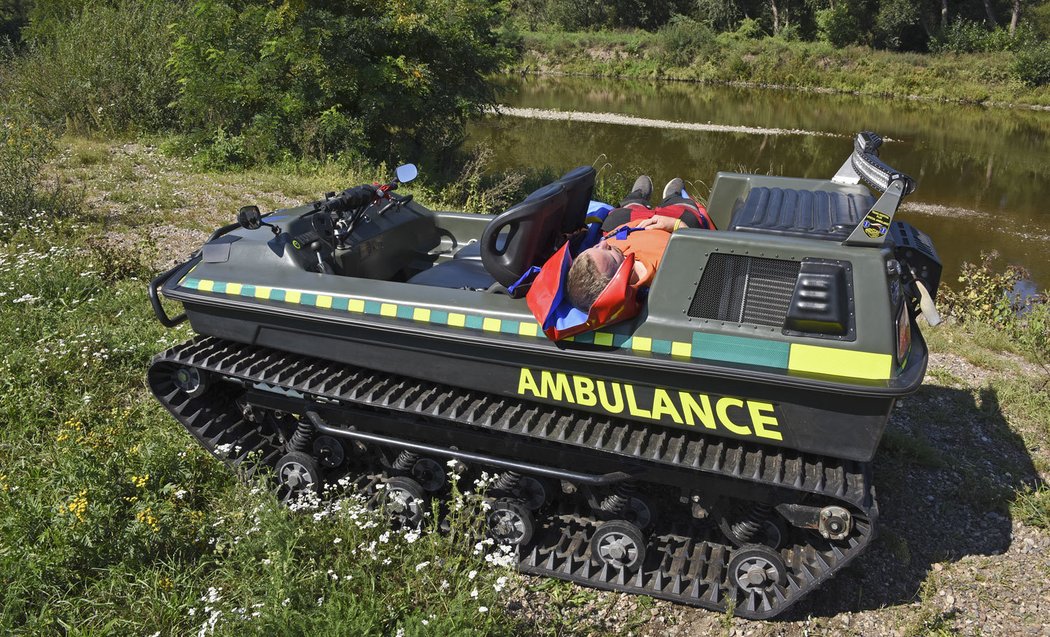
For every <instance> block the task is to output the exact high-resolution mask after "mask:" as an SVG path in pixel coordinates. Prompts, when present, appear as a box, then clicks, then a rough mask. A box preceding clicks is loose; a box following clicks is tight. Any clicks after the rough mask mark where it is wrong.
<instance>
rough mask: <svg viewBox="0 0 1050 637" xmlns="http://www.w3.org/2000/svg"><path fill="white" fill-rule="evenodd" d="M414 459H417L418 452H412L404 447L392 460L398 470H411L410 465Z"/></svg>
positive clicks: (414, 461)
mask: <svg viewBox="0 0 1050 637" xmlns="http://www.w3.org/2000/svg"><path fill="white" fill-rule="evenodd" d="M416 460H419V454H418V453H412V452H411V451H409V450H408V449H405V450H404V451H402V452H401V453H400V454H398V456H397V459H396V460H394V469H397V470H398V471H411V470H412V466H413V465H415V464H416Z"/></svg>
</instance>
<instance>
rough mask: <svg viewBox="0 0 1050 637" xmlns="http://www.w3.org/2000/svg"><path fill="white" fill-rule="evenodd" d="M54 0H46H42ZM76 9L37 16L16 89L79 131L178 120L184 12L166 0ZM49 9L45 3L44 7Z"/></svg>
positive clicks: (117, 1) (16, 73)
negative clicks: (178, 34) (175, 53)
mask: <svg viewBox="0 0 1050 637" xmlns="http://www.w3.org/2000/svg"><path fill="white" fill-rule="evenodd" d="M47 4H48V3H40V6H41V7H45V6H47ZM81 4H83V5H84V6H83V7H82V8H80V9H79V10H77V9H76V8H75V7H73V8H70V10H69V11H70V13H71V15H69V16H65V15H64V14H63V17H61V19H60V17H59V16H51V15H50V14H44V15H41V16H40V18H39V19H40V20H41V22H37V23H32V24H31V25H30V29H29V33H30V34H31V35H30V39H29V41H28V44H27V50H26V52H25V54H24V55H23V56H22V57H21V58H19V59H17V60H15V63H14V64H15V68H14V69H12V71H11V73H10V80H9V82H10V90H11V91H12V94H13V96H14V98H15V99H18V100H21V101H23V102H25V103H27V104H28V105H29V106H30V107H31V108H32V109H33V110H34V111H35V112H36V113H37V114H38V115H39V116H40V117H41V118H42V119H43V121H44V122H46V123H47V124H48V125H51V126H62V127H66V128H68V129H71V130H74V131H78V132H89V131H102V132H105V133H113V132H124V131H136V130H150V131H152V130H159V129H163V128H165V127H166V126H168V125H169V124H170V123H171V122H172V121H173V117H172V116H173V112H172V110H171V109H170V107H169V104H171V102H172V101H173V100H174V98H175V96H176V85H175V82H174V80H173V79H172V77H171V75H170V74H169V73H168V70H167V63H168V59H169V57H170V55H171V45H172V36H171V34H170V29H169V28H168V27H169V25H170V24H171V23H172V22H173V21H174V20H175V18H176V17H177V16H178V15H180V14H181V9H180V8H179V5H178V4H176V3H170V2H164V1H162V0H147V1H145V2H143V1H140V0H114V1H113V2H112V3H101V2H92V3H81ZM41 11H43V9H41Z"/></svg>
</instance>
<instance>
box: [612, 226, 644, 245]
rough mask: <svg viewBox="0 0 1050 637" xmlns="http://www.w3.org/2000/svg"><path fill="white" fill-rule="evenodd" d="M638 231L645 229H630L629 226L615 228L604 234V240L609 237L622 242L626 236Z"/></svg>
mask: <svg viewBox="0 0 1050 637" xmlns="http://www.w3.org/2000/svg"><path fill="white" fill-rule="evenodd" d="M639 230H645V228H632V227H631V226H627V225H623V226H620V227H619V228H617V229H616V230H613V231H612V232H609V233H608V234H606V235H605V238H606V239H608V238H610V237H613V238H615V239H618V240H620V241H623V240H624V239H626V238H627V235H629V234H631V233H632V232H638V231H639Z"/></svg>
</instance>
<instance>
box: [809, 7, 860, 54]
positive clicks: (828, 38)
mask: <svg viewBox="0 0 1050 637" xmlns="http://www.w3.org/2000/svg"><path fill="white" fill-rule="evenodd" d="M815 15H816V22H817V35H818V37H819V38H820V39H821V40H823V41H824V42H828V43H830V44H832V45H834V46H847V45H850V44H857V43H859V42H861V41H862V39H863V37H864V34H863V31H862V29H861V24H860V19H859V18H858V16H857V13H856V11H854V10H853V9H852V8H851V7H850V5H848V4H847V3H845V2H839V3H838V4H837V5H835V6H834V7H832V8H830V9H821V10H819V11H817V12H816V14H815Z"/></svg>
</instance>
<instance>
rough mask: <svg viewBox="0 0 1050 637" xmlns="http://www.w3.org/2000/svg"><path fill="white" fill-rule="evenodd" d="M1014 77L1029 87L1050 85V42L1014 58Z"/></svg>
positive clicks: (1022, 52)
mask: <svg viewBox="0 0 1050 637" xmlns="http://www.w3.org/2000/svg"><path fill="white" fill-rule="evenodd" d="M1012 71H1013V76H1014V77H1015V78H1016V79H1018V80H1020V81H1021V82H1023V83H1024V84H1027V85H1028V86H1044V85H1047V84H1050V42H1042V43H1040V44H1037V45H1033V46H1031V47H1029V48H1026V49H1023V50H1021V51H1019V52H1018V53H1017V57H1015V58H1014V65H1013V69H1012Z"/></svg>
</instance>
